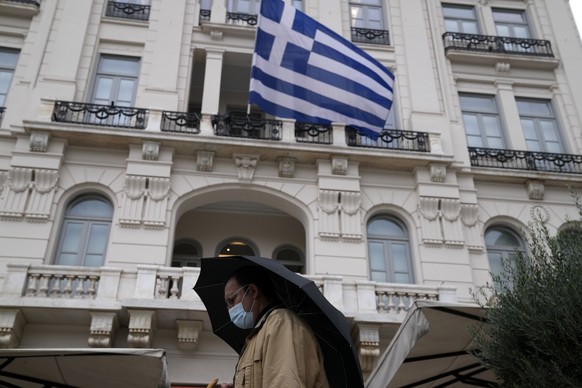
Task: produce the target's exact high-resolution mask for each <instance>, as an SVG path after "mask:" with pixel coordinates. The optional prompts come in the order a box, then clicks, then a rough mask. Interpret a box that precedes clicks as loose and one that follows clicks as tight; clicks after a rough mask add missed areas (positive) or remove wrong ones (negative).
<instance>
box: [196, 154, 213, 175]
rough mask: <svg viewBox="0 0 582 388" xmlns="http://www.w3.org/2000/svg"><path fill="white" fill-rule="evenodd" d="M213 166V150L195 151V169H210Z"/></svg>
mask: <svg viewBox="0 0 582 388" xmlns="http://www.w3.org/2000/svg"><path fill="white" fill-rule="evenodd" d="M213 168H214V152H213V151H197V152H196V169H197V170H198V171H208V172H210V171H212V169H213Z"/></svg>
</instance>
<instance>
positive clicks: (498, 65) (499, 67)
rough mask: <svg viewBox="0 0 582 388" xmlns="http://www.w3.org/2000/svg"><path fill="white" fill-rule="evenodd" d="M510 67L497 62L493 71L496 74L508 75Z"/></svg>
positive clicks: (505, 63) (507, 64)
mask: <svg viewBox="0 0 582 388" xmlns="http://www.w3.org/2000/svg"><path fill="white" fill-rule="evenodd" d="M510 70H511V65H510V64H509V63H507V62H497V63H496V64H495V71H497V72H498V73H509V71H510Z"/></svg>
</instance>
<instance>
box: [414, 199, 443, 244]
mask: <svg viewBox="0 0 582 388" xmlns="http://www.w3.org/2000/svg"><path fill="white" fill-rule="evenodd" d="M439 207H440V200H439V199H438V198H432V197H420V198H419V200H418V212H419V213H420V215H421V217H420V224H421V229H422V242H423V243H424V244H425V245H428V246H440V245H442V243H443V236H442V231H441V224H440V219H439V217H440V214H441V212H440V208H439Z"/></svg>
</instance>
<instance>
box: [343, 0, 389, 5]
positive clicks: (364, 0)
mask: <svg viewBox="0 0 582 388" xmlns="http://www.w3.org/2000/svg"><path fill="white" fill-rule="evenodd" d="M381 1H382V0H351V1H350V3H355V4H366V5H381Z"/></svg>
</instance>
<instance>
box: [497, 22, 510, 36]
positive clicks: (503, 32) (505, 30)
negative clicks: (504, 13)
mask: <svg viewBox="0 0 582 388" xmlns="http://www.w3.org/2000/svg"><path fill="white" fill-rule="evenodd" d="M495 29H496V30H497V35H499V36H511V32H510V31H509V27H507V26H501V25H497V26H496V27H495Z"/></svg>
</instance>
